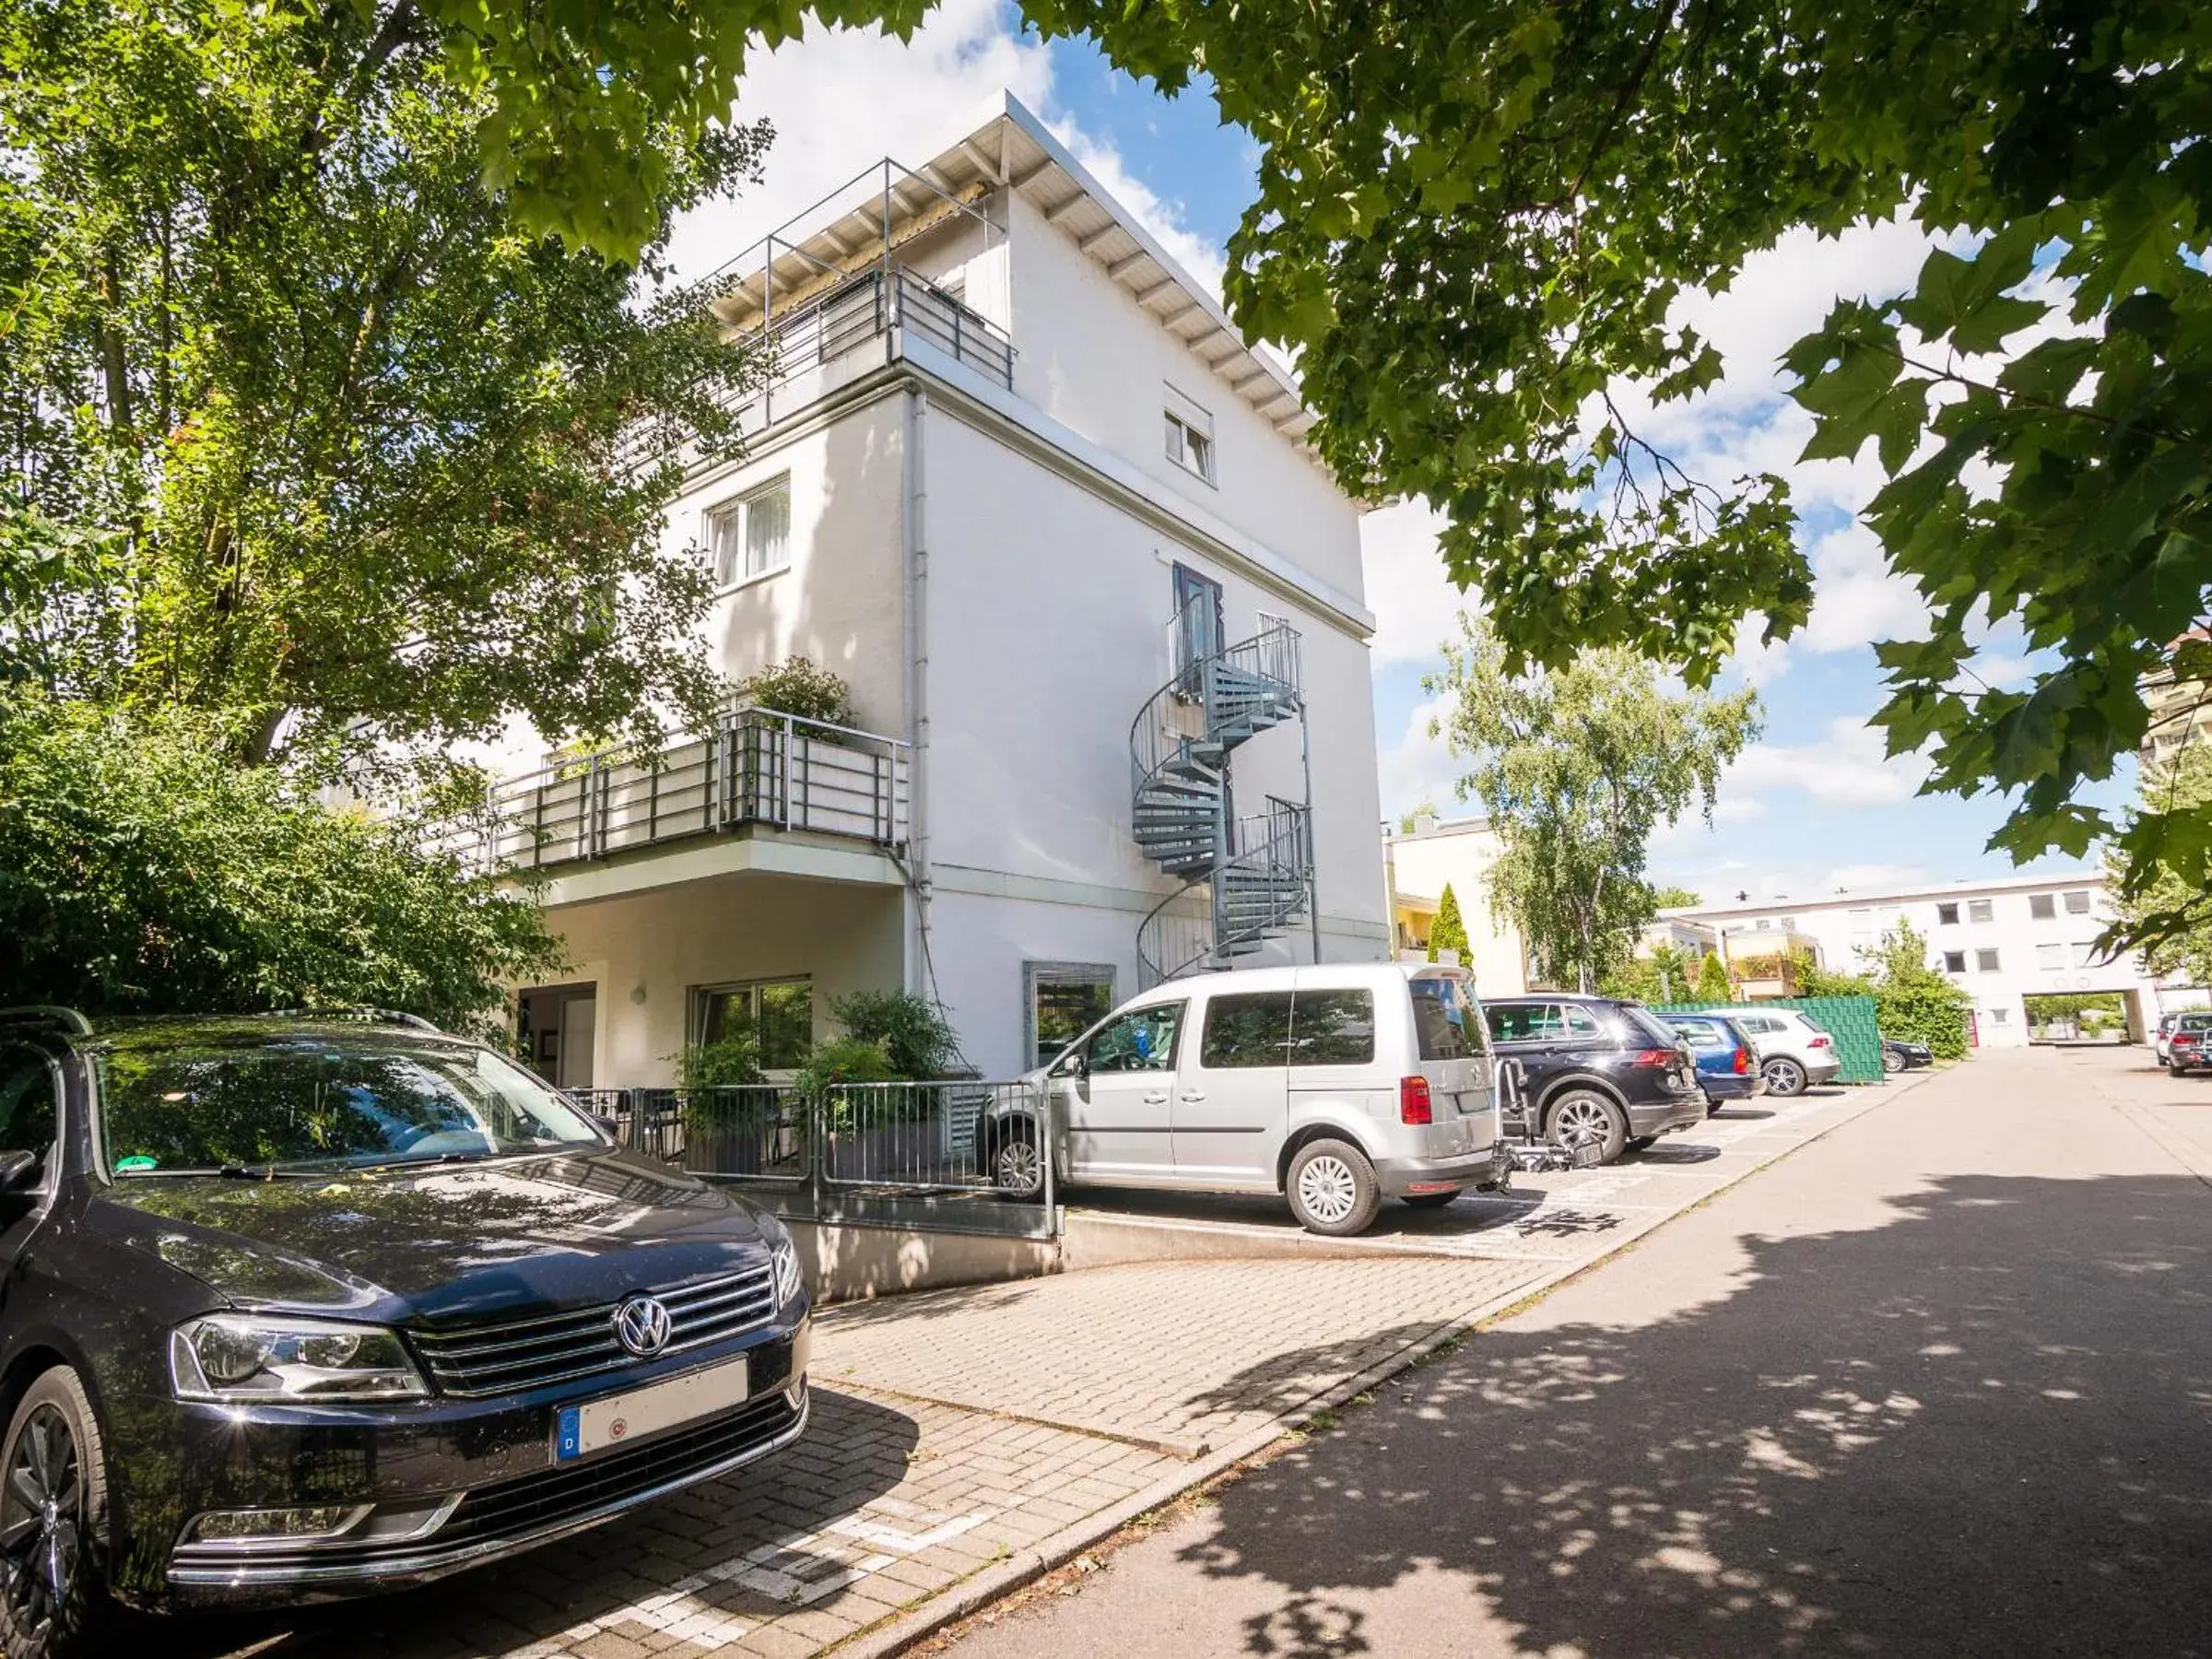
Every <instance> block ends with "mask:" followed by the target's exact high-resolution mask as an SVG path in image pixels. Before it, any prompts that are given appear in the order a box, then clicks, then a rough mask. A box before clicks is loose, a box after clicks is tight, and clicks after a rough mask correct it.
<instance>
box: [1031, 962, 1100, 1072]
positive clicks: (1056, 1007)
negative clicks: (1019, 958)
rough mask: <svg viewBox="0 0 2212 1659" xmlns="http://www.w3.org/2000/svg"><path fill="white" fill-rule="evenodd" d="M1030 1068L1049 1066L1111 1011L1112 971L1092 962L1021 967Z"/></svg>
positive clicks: (1052, 963)
mask: <svg viewBox="0 0 2212 1659" xmlns="http://www.w3.org/2000/svg"><path fill="white" fill-rule="evenodd" d="M1022 979H1023V980H1024V981H1025V984H1024V987H1023V989H1024V990H1025V992H1026V993H1027V999H1026V1000H1027V1002H1028V1007H1027V1010H1026V1012H1027V1014H1028V1025H1029V1029H1030V1056H1031V1058H1030V1064H1031V1065H1050V1064H1052V1062H1053V1060H1054V1059H1055V1058H1056V1057H1057V1056H1058V1055H1059V1053H1060V1051H1061V1050H1063V1049H1065V1047H1066V1046H1067V1045H1068V1044H1069V1043H1071V1042H1073V1041H1075V1040H1076V1039H1077V1038H1078V1037H1080V1036H1081V1035H1082V1034H1083V1033H1084V1032H1085V1031H1087V1030H1089V1029H1090V1028H1091V1027H1092V1026H1094V1025H1096V1024H1097V1023H1098V1022H1099V1021H1100V1020H1101V1019H1103V1018H1106V1016H1107V1015H1108V1014H1110V1013H1111V1012H1112V1010H1113V1002H1114V997H1113V968H1112V965H1111V964H1104V965H1101V964H1100V963H1096V962H1030V963H1027V964H1025V965H1024V966H1023V969H1022Z"/></svg>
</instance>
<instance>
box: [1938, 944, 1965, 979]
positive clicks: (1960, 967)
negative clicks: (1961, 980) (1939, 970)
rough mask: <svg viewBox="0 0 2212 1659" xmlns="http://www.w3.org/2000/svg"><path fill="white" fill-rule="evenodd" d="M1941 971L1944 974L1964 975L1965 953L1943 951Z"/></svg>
mask: <svg viewBox="0 0 2212 1659" xmlns="http://www.w3.org/2000/svg"><path fill="white" fill-rule="evenodd" d="M1943 971H1945V972H1946V973H1964V972H1965V971H1966V952H1965V951H1963V950H1947V951H1945V952H1944V953H1943Z"/></svg>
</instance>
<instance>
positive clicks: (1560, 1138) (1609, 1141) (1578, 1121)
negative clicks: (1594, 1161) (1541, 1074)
mask: <svg viewBox="0 0 2212 1659" xmlns="http://www.w3.org/2000/svg"><path fill="white" fill-rule="evenodd" d="M1544 1117H1545V1133H1546V1134H1547V1135H1549V1136H1550V1138H1551V1142H1552V1144H1553V1145H1554V1146H1559V1147H1571V1146H1572V1145H1573V1144H1574V1143H1575V1142H1576V1141H1579V1140H1588V1139H1590V1138H1591V1137H1593V1136H1595V1137H1596V1139H1597V1142H1598V1144H1599V1146H1600V1147H1601V1148H1602V1149H1603V1156H1602V1157H1601V1158H1600V1159H1598V1161H1599V1162H1600V1163H1611V1162H1612V1161H1613V1160H1614V1159H1617V1158H1618V1157H1619V1156H1620V1153H1621V1148H1622V1147H1626V1146H1627V1145H1628V1144H1629V1120H1628V1118H1627V1117H1626V1116H1625V1115H1624V1114H1623V1113H1622V1112H1621V1110H1620V1108H1619V1107H1618V1106H1616V1105H1615V1104H1613V1102H1612V1100H1610V1099H1609V1098H1608V1097H1607V1096H1605V1095H1602V1094H1600V1093H1598V1092H1597V1090H1596V1089H1594V1088H1570V1089H1568V1090H1566V1091H1565V1092H1564V1093H1562V1094H1559V1095H1557V1096H1555V1097H1553V1099H1552V1100H1551V1101H1550V1103H1549V1104H1548V1105H1547V1107H1546V1108H1545V1112H1544Z"/></svg>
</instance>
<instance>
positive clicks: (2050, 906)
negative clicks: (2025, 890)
mask: <svg viewBox="0 0 2212 1659" xmlns="http://www.w3.org/2000/svg"><path fill="white" fill-rule="evenodd" d="M2028 914H2029V916H2030V918H2031V919H2032V920H2034V921H2037V922H2048V921H2050V920H2052V918H2053V917H2054V916H2056V915H2057V914H2058V895H2057V894H2055V893H2034V894H2031V895H2030V897H2029V900H2028Z"/></svg>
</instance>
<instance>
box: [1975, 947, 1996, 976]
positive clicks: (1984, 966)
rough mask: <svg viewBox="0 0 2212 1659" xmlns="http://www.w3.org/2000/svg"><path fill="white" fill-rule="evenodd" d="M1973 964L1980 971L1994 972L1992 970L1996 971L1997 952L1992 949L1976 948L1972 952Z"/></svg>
mask: <svg viewBox="0 0 2212 1659" xmlns="http://www.w3.org/2000/svg"><path fill="white" fill-rule="evenodd" d="M1974 966H1975V967H1976V968H1977V969H1979V970H1980V971H1982V972H1983V973H1994V972H1996V971H1997V953H1996V952H1995V951H1994V950H1977V951H1975V952H1974Z"/></svg>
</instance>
